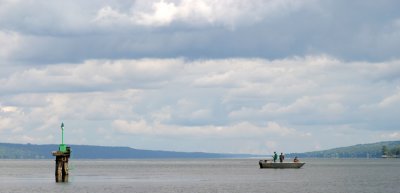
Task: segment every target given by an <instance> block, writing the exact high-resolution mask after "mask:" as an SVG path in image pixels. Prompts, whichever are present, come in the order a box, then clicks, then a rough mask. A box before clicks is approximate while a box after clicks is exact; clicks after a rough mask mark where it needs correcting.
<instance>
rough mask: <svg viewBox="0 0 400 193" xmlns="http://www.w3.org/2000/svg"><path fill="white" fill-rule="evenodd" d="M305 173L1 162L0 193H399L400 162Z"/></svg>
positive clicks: (252, 163) (180, 163)
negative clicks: (60, 173)
mask: <svg viewBox="0 0 400 193" xmlns="http://www.w3.org/2000/svg"><path fill="white" fill-rule="evenodd" d="M302 161H305V162H306V165H304V166H303V168H301V169H259V166H258V159H199V160H185V159H183V160H71V161H70V167H71V170H70V176H69V182H68V183H55V180H54V164H55V163H54V160H0V193H50V192H51V193H63V192H74V193H82V192H90V193H94V192H96V193H105V192H110V193H111V192H113V193H124V192H126V193H140V192H151V193H155V192H165V193H172V192H183V193H201V192H209V193H217V192H218V193H221V192H226V193H239V192H240V193H250V192H254V193H255V192H257V193H259V192H271V193H278V192H279V193H311V192H315V193H341V192H343V193H352V192H354V193H356V192H357V193H360V192H363V193H384V192H385V193H386V192H387V193H396V192H398V193H399V192H400V159H335V160H328V159H309V160H302Z"/></svg>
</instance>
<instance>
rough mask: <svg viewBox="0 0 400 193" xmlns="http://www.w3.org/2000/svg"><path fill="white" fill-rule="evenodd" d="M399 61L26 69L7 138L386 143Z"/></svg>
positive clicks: (1, 123)
mask: <svg viewBox="0 0 400 193" xmlns="http://www.w3.org/2000/svg"><path fill="white" fill-rule="evenodd" d="M396 64H398V62H397V61H388V62H378V63H372V62H346V61H340V60H338V59H335V58H333V57H329V56H324V55H322V56H310V57H303V58H302V57H294V58H293V57H290V58H285V59H281V60H267V59H259V58H258V59H257V58H249V59H246V58H229V59H215V60H212V59H210V60H187V59H183V58H176V59H140V60H88V61H83V62H81V63H76V64H74V63H70V64H58V65H47V66H39V67H31V68H22V70H17V71H16V72H14V73H11V74H8V75H5V76H2V77H1V79H0V83H1V84H0V90H1V93H0V101H1V105H2V106H1V109H0V113H1V116H0V130H1V132H2V134H3V135H4V136H3V137H2V138H0V139H2V140H8V139H11V137H12V136H13V135H18V136H22V133H24V132H27V133H24V134H25V135H27V136H30V137H32V138H38V139H39V138H40V139H43V140H45V141H43V143H50V142H51V141H49V142H46V140H47V138H43V137H42V136H43V135H45V134H46V135H47V134H51V135H53V136H56V135H57V131H56V130H54V128H55V127H58V125H59V123H60V122H61V121H62V120H64V121H67V122H68V123H69V124H72V125H75V126H74V127H75V128H76V131H74V133H73V135H74V136H75V135H76V136H77V137H76V138H74V139H73V140H72V141H71V142H75V143H84V142H85V141H86V142H93V143H100V142H99V141H100V138H95V137H93V138H90V137H87V136H88V135H90V136H91V133H92V132H96V131H98V130H99V128H102V131H103V133H106V135H104V136H102V137H101V139H105V138H107V139H114V140H109V141H110V143H112V144H113V145H118V144H119V143H121V144H129V143H130V141H131V140H130V139H129V137H131V138H135V139H136V140H138V139H139V137H138V136H141V137H144V138H146V139H148V140H150V141H151V140H155V139H158V140H161V139H164V138H166V139H171V138H174V139H181V138H185V140H196V139H198V140H200V139H203V141H204V140H211V141H212V142H210V148H211V144H214V145H216V144H219V145H220V147H221V148H227V149H229V148H232V147H233V146H229V145H228V144H232V143H234V142H233V141H235V140H236V141H240V142H242V143H244V144H246V145H245V146H243V148H239V147H238V150H237V151H241V152H242V151H249V152H250V149H251V148H252V147H253V148H254V149H257V150H256V151H257V152H262V151H265V150H267V149H268V147H267V146H271V144H269V145H268V144H267V145H266V141H275V142H276V147H282V148H285V149H292V150H293V151H295V150H296V151H297V149H307V148H308V149H314V145H315V144H316V143H318V144H320V145H321V147H323V148H325V147H333V144H339V143H340V142H339V141H338V140H334V139H331V138H330V136H335V137H337V138H343V137H346V136H351V137H353V138H354V137H357V141H358V142H360V143H361V142H362V141H363V139H364V141H368V140H369V141H371V140H378V139H377V137H374V136H380V135H381V133H382V132H386V133H393V130H395V129H396V128H398V121H397V119H398V118H397V117H396V115H397V114H395V113H394V112H397V111H398V110H396V107H397V106H398V105H397V104H398V102H399V100H398V98H399V97H398V92H397V90H396V89H397V88H398V85H399V81H400V80H399V78H398V77H396V76H392V75H391V74H390V73H388V72H390V71H391V69H393V68H394V69H396ZM382 65H384V66H385V68H381V67H380V66H382ZM377 69H381V70H380V71H379V75H375V74H374V72H378V70H377ZM82 124H83V125H84V126H81V125H82ZM111 128H113V129H111ZM327 128H329V129H327ZM342 128H343V129H342ZM104 130H108V132H104ZM78 131H79V132H78ZM345 131H348V132H350V133H346V132H345ZM372 131H379V132H378V133H379V134H378V135H376V133H377V132H375V133H374V132H372ZM71 132H72V131H71ZM378 138H379V137H378ZM216 139H218V140H219V141H217V140H216ZM322 139H323V140H324V141H321V140H322ZM49 140H53V141H55V139H49ZM351 140H352V139H350V137H346V138H345V139H343V143H345V142H346V144H349V145H351V144H350V142H351ZM200 141H201V140H200ZM200 141H199V143H201V142H200ZM252 141H253V142H252ZM254 141H257V142H254ZM137 143H139V142H137ZM143 143H144V144H146V142H145V141H144V142H143ZM168 143H171V142H170V141H169V142H167V141H164V142H160V143H159V145H160V146H159V147H155V146H154V145H151V147H152V148H161V149H162V146H161V145H166V146H168ZM178 143H180V142H174V143H173V144H175V145H177V144H178ZM182 143H183V142H182ZM222 143H225V144H222ZM236 143H237V142H236ZM289 144H292V145H289ZM293 144H295V145H293ZM142 147H146V145H143V146H142ZM168 147H170V148H172V147H173V145H171V146H168ZM185 147H186V146H185ZM187 148H189V147H187ZM181 150H185V149H181ZM197 150H201V149H197ZM269 150H271V147H270V148H269ZM218 151H220V150H218ZM221 151H222V149H221ZM229 151H232V152H234V150H233V149H229ZM251 152H252V151H251Z"/></svg>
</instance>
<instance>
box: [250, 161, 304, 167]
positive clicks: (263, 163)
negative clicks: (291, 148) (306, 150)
mask: <svg viewBox="0 0 400 193" xmlns="http://www.w3.org/2000/svg"><path fill="white" fill-rule="evenodd" d="M258 164H259V165H260V168H261V169H263V168H276V169H284V168H293V169H298V168H301V167H303V165H304V164H305V163H304V162H298V163H294V162H293V163H289V162H284V163H274V162H269V161H266V160H260V161H259V162H258Z"/></svg>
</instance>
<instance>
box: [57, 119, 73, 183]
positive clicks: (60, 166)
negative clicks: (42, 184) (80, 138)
mask: <svg viewBox="0 0 400 193" xmlns="http://www.w3.org/2000/svg"><path fill="white" fill-rule="evenodd" d="M61 133H62V134H61V144H60V146H59V147H58V150H57V151H53V152H52V154H53V156H56V160H55V161H56V169H55V170H56V171H55V175H56V176H55V177H56V182H68V160H69V157H70V155H71V148H70V147H67V145H65V144H64V123H61Z"/></svg>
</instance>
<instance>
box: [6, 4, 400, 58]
mask: <svg viewBox="0 0 400 193" xmlns="http://www.w3.org/2000/svg"><path fill="white" fill-rule="evenodd" d="M397 7H398V2H397V1H383V2H376V1H353V2H348V1H317V0H305V1H292V0H285V1H276V0H269V1H258V0H257V1H251V2H249V1H228V0H227V1H218V2H216V1H209V0H203V1H190V0H179V1H136V2H128V1H116V2H111V3H110V2H105V1H91V2H81V1H79V2H77V1H69V2H57V3H50V2H47V1H2V8H0V18H1V19H0V30H1V31H2V32H1V33H2V34H5V33H11V34H13V35H12V36H13V37H14V36H16V37H18V38H19V40H20V41H19V42H18V43H16V44H15V45H13V47H14V48H13V49H12V51H2V52H5V53H6V54H7V56H8V57H7V58H8V59H10V61H11V62H16V61H19V62H20V63H30V64H31V63H68V62H80V61H84V60H87V59H99V58H101V59H118V58H143V57H157V58H160V57H161V58H165V57H167V58H170V57H173V58H174V57H186V58H193V59H198V58H225V57H261V58H269V59H278V58H284V57H287V56H296V55H297V56H303V55H310V54H311V55H315V54H317V55H319V54H328V55H331V56H334V57H337V58H341V59H344V60H350V61H351V60H367V61H385V60H390V59H396V58H398V55H397V50H399V45H400V35H399V34H400V31H399V30H400V27H399V19H400V14H399V13H398V11H397V9H396V8H397ZM354 10H357V11H354ZM0 37H1V36H0ZM3 41H4V40H3ZM8 43H9V42H8ZM9 44H12V43H9ZM2 55H3V57H4V54H1V55H0V57H1V56H2Z"/></svg>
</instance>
